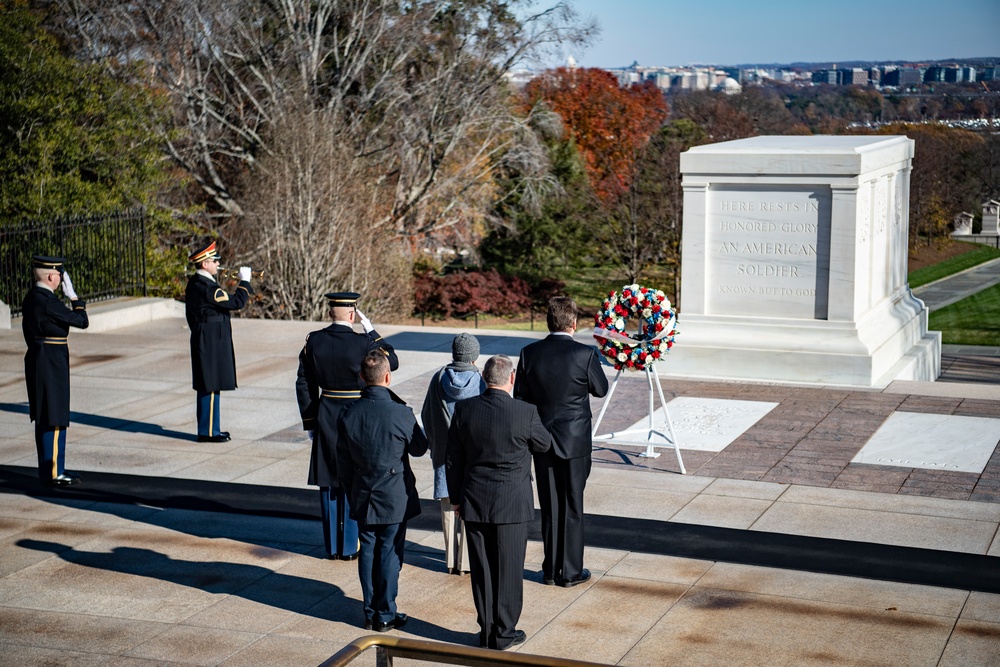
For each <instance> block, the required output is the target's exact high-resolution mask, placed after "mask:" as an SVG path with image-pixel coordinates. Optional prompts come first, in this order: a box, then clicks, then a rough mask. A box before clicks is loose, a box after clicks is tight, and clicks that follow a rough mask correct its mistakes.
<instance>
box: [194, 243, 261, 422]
mask: <svg viewBox="0 0 1000 667" xmlns="http://www.w3.org/2000/svg"><path fill="white" fill-rule="evenodd" d="M188 259H189V260H190V261H191V263H192V264H194V266H195V273H194V275H193V276H191V278H189V279H188V284H187V289H186V290H185V292H184V314H185V316H186V317H187V323H188V328H189V329H190V330H191V376H192V386H193V387H194V390H195V391H196V392H197V400H198V407H197V411H196V412H197V416H198V442H229V439H230V437H229V433H228V432H227V431H223V430H222V425H221V423H220V418H221V409H220V406H219V400H220V397H221V393H220V392H223V391H232V390H233V389H236V353H235V351H234V350H233V326H232V323H231V322H230V313H232V312H233V311H236V310H240V309H241V308H243V306H245V305H246V304H247V301H249V300H250V295H251V294H253V288H252V287H251V286H250V267H248V266H244V267H240V284H239V285H238V286H237V287H236V291H235V292H233V293H232V294H230V293H229V292H227V291H226V290H224V289H222V287H221V286H220V285H219V283H218V282H216V276H217V275H218V273H219V254H218V253H217V252H216V247H215V241H212V242H211V243H209V244H208V245H207V246H205V247H203V248H199V249H198V250H195V251H194V252H193V253H191V255H190V256H189V257H188Z"/></svg>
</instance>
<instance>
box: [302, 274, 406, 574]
mask: <svg viewBox="0 0 1000 667" xmlns="http://www.w3.org/2000/svg"><path fill="white" fill-rule="evenodd" d="M360 297H361V295H360V294H358V293H356V292H330V293H329V294H327V295H326V299H327V300H328V301H329V302H330V318H331V319H332V320H333V324H331V325H330V326H328V327H326V328H325V329H320V330H319V331H313V332H312V333H310V334H309V335H308V336H306V344H305V346H304V347H303V348H302V352H301V353H300V354H299V371H298V375H297V377H296V380H295V394H296V397H297V399H298V403H299V412H300V413H301V415H302V428H304V429H305V430H307V431H309V432H310V436H311V437H312V455H311V456H310V459H309V480H308V483H309V484H312V485H315V486H318V487H319V490H320V511H321V513H322V517H323V541H324V544H325V546H326V553H327V555H328V556H329V557H330V558H333V559H338V558H339V559H344V560H349V559H353V558H356V557H357V554H358V524H357V522H356V521H355V520H354V519H352V518H351V516H350V508H349V507H348V504H347V496H346V494H345V492H344V489H343V488H341V486H340V483H339V482H338V481H337V441H338V439H339V434H338V431H337V420H338V419H339V418H340V414H341V412H343V411H344V410H345V409H346V408H347V407H348V406H349V405H350V404H351V403H353V402H354V401H356V400H358V399H359V398H361V389H362V388H363V387H364V382H363V381H362V380H361V378H360V376H359V373H360V371H361V360H362V359H364V358H365V356H366V355H367V354H368V353H369V352H375V351H381V352H382V354H385V356H386V357H388V359H389V368H390V370H393V371H394V370H396V369H397V368H399V359H398V358H397V357H396V352H395V351H394V350H393V349H392V346H391V345H389V344H388V343H386V342H385V341H384V340H382V337H381V336H379V335H378V332H377V331H375V329H374V327H372V323H371V321H370V320H369V319H368V318H367V317H365V316H364V315H363V314H362V313H361V312H359V311H358V310H357V308H356V305H357V302H358V299H359V298H360ZM355 321H360V323H361V327H362V329H364V333H357V332H356V331H354V322H355Z"/></svg>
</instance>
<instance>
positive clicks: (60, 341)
mask: <svg viewBox="0 0 1000 667" xmlns="http://www.w3.org/2000/svg"><path fill="white" fill-rule="evenodd" d="M67 340H68V337H67V336H62V337H58V336H39V337H38V338H35V342H36V343H41V344H42V345H66V344H67V343H66V341H67Z"/></svg>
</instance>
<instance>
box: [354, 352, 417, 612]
mask: <svg viewBox="0 0 1000 667" xmlns="http://www.w3.org/2000/svg"><path fill="white" fill-rule="evenodd" d="M361 379H362V380H363V381H364V383H365V385H366V386H365V388H364V389H363V390H362V391H361V398H359V399H358V400H356V401H354V402H353V403H351V405H350V406H349V407H347V409H345V410H344V411H343V412H342V413H341V415H340V422H339V435H340V438H339V440H338V442H337V477H338V479H339V481H340V488H342V489H344V491H345V492H346V493H347V497H348V498H350V506H351V517H352V518H353V519H354V520H355V521H357V522H358V532H359V537H360V541H361V550H360V553H361V555H360V556H359V557H358V578H359V579H360V580H361V593H362V598H363V610H364V615H365V628H366V629H374V630H377V631H379V632H386V631H387V630H392V629H393V628H398V627H400V626H402V625H403V624H404V623H406V614H400V613H398V611H397V610H396V592H397V591H398V590H399V570H400V567H402V557H401V554H402V553H403V541H404V539H405V535H406V528H405V526H406V522H407V521H409V520H410V519H412V518H413V517H415V516H417V515H418V514H420V499H419V498H418V497H417V480H416V477H414V475H413V471H412V470H411V469H410V459H409V457H410V456H423V455H424V454H426V453H427V438H426V437H424V432H423V431H422V430H420V426H419V425H418V424H417V419H416V417H414V416H413V411H412V410H410V409H409V408H408V407H406V404H405V403H403V402H402V401H401V400H400V399H399V398H398V397H396V395H395V394H393V393H392V392H391V391H389V384H390V383H391V381H392V373H391V371H390V370H389V360H388V358H387V357H386V355H384V354H382V353H381V351H379V352H372V353H370V354H368V356H366V357H365V358H364V359H362V360H361Z"/></svg>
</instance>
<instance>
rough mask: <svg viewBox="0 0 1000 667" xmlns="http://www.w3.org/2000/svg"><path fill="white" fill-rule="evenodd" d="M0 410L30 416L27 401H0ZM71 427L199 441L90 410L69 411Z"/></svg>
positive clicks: (195, 437) (186, 434)
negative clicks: (91, 427)
mask: <svg viewBox="0 0 1000 667" xmlns="http://www.w3.org/2000/svg"><path fill="white" fill-rule="evenodd" d="M0 412H11V413H15V414H22V415H24V416H25V418H26V419H27V417H28V404H27V403H0ZM69 421H70V425H69V427H70V428H73V424H79V425H81V426H93V427H95V428H103V429H107V430H109V431H121V432H123V433H143V434H145V435H159V436H163V437H164V438H173V439H175V440H190V441H191V442H197V441H198V436H197V435H196V434H194V433H185V432H183V431H172V430H170V429H167V428H163V427H162V426H160V425H159V424H150V423H148V422H137V421H132V420H130V419H117V418H115V417H105V416H103V415H94V414H90V413H89V412H76V411H70V413H69Z"/></svg>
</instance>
